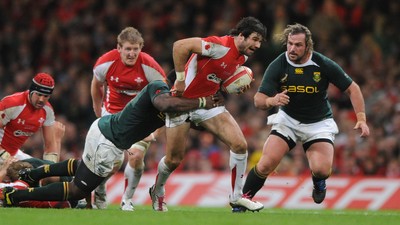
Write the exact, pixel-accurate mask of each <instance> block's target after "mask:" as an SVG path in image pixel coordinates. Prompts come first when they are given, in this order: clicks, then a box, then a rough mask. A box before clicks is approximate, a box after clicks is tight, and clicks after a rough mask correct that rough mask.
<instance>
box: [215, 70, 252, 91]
mask: <svg viewBox="0 0 400 225" xmlns="http://www.w3.org/2000/svg"><path fill="white" fill-rule="evenodd" d="M253 77H254V76H253V71H251V69H250V68H249V67H246V66H240V67H239V68H238V69H237V70H236V71H235V73H234V74H233V75H232V76H230V77H229V78H228V79H226V80H225V81H224V82H223V83H222V90H223V91H225V92H227V93H229V94H240V93H242V92H243V89H244V88H245V87H246V86H248V85H250V83H251V82H252V81H253Z"/></svg>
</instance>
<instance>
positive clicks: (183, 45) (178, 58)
mask: <svg viewBox="0 0 400 225" xmlns="http://www.w3.org/2000/svg"><path fill="white" fill-rule="evenodd" d="M201 49H202V48H201V38H198V37H195V38H186V39H181V40H178V41H176V42H174V45H173V47H172V57H173V60H174V68H175V71H176V80H175V84H174V88H175V91H176V95H177V96H181V95H182V93H183V91H184V90H185V87H186V85H185V65H186V62H187V60H188V59H189V56H190V54H192V53H197V54H201V51H202V50H201Z"/></svg>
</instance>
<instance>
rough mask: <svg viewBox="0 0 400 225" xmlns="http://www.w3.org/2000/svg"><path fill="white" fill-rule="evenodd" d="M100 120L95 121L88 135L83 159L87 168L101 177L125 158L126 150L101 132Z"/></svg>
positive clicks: (105, 175) (106, 174)
mask: <svg viewBox="0 0 400 225" xmlns="http://www.w3.org/2000/svg"><path fill="white" fill-rule="evenodd" d="M98 121H99V119H97V120H96V121H94V122H93V124H92V125H91V126H90V129H89V131H88V134H87V136H86V141H85V148H84V150H83V155H82V160H83V162H84V163H85V165H86V166H87V168H88V169H89V170H90V171H92V172H93V173H94V174H96V175H97V176H100V177H107V176H108V175H109V174H110V173H111V171H112V170H113V168H114V167H117V166H120V165H121V164H122V162H123V160H124V150H123V149H119V148H117V147H116V146H115V145H114V144H113V143H112V142H111V141H109V140H108V139H107V138H105V137H104V135H103V134H102V133H101V132H100V129H99V126H98Z"/></svg>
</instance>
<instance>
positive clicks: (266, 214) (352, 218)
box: [0, 205, 400, 225]
mask: <svg viewBox="0 0 400 225" xmlns="http://www.w3.org/2000/svg"><path fill="white" fill-rule="evenodd" d="M0 221H1V223H0V224H4V225H17V224H18V225H36V224H37V225H67V224H68V225H70V224H72V225H81V224H82V225H92V224H93V225H107V224H117V225H133V224H135V225H152V224H154V225H197V224H198V225H213V224H215V225H225V224H226V225H227V224H235V225H256V224H265V225H285V224H293V225H330V224H332V225H356V224H362V225H369V224H371V225H380V224H382V225H386V224H388V225H391V224H393V225H394V224H400V211H367V210H303V209H297V210H296V209H275V208H274V209H263V210H261V211H260V212H255V213H252V212H246V213H240V214H239V213H235V214H233V213H231V211H230V208H228V207H226V208H205V207H187V206H186V207H173V206H170V207H169V211H168V212H166V213H161V212H154V211H153V210H152V209H151V207H150V206H136V210H135V211H134V212H123V211H121V210H120V209H119V208H118V206H116V205H112V206H109V208H108V209H107V210H86V209H85V210H82V209H32V208H0Z"/></svg>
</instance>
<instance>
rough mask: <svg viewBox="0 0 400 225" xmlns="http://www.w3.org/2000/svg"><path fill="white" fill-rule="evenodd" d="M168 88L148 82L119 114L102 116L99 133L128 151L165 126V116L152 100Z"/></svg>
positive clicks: (155, 82) (158, 81)
mask: <svg viewBox="0 0 400 225" xmlns="http://www.w3.org/2000/svg"><path fill="white" fill-rule="evenodd" d="M169 90H170V88H169V87H168V85H167V84H166V83H164V82H163V81H161V80H156V81H152V82H150V83H149V84H148V85H147V86H146V87H144V88H143V89H142V91H140V92H139V94H138V95H137V96H136V97H135V98H133V99H132V100H131V101H130V102H129V103H128V104H127V105H126V106H125V107H124V109H123V110H122V111H120V112H119V113H116V114H113V115H108V116H103V117H102V118H101V119H100V120H99V128H100V131H101V133H102V134H103V135H104V136H105V137H106V138H107V139H108V140H110V141H111V142H112V143H114V145H115V146H116V147H118V148H120V149H129V148H130V147H131V146H132V144H134V143H136V142H138V141H140V140H142V139H143V138H145V137H147V136H148V135H150V134H151V132H153V131H155V130H156V129H157V128H160V127H162V126H164V125H165V115H164V114H163V113H161V112H160V111H158V110H157V109H156V108H155V107H154V105H153V101H154V98H155V97H156V96H157V95H159V94H164V93H167V92H169Z"/></svg>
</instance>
